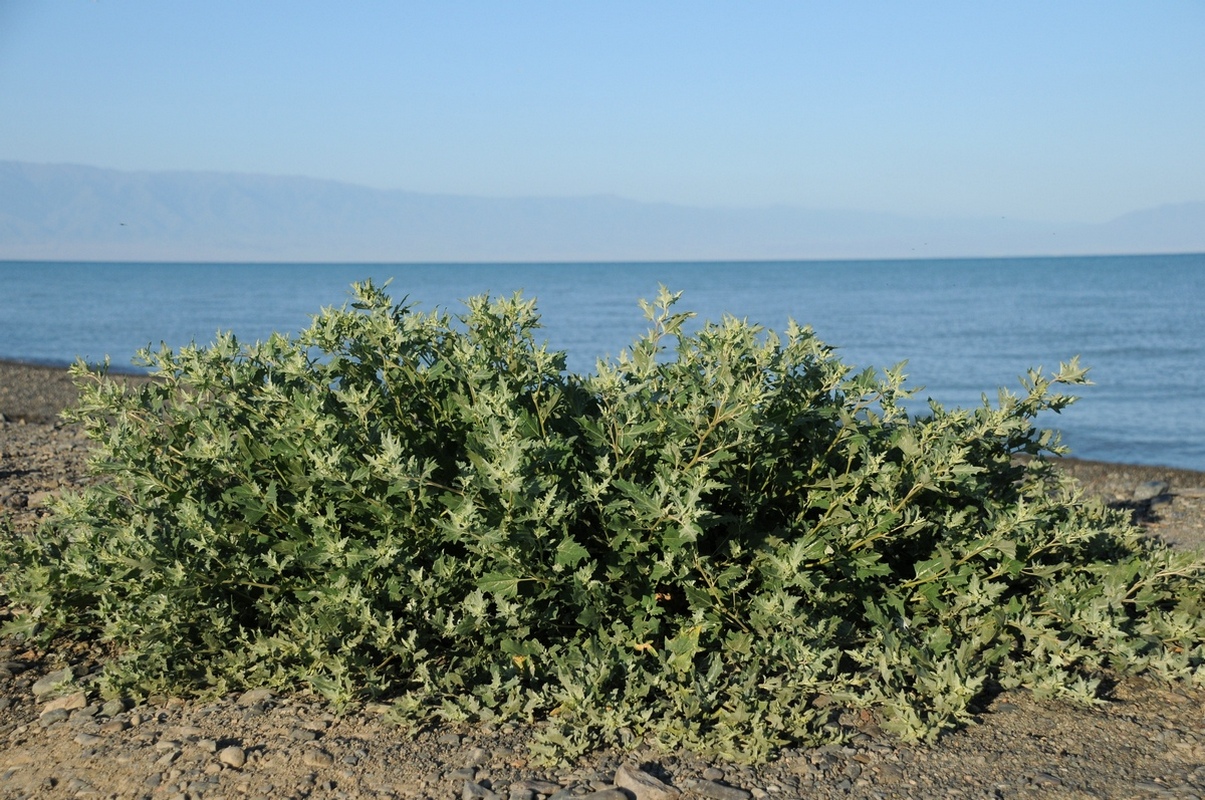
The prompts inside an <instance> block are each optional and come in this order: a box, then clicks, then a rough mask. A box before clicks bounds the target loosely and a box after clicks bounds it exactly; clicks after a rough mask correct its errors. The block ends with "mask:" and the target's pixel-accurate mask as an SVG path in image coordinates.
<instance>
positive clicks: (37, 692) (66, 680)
mask: <svg viewBox="0 0 1205 800" xmlns="http://www.w3.org/2000/svg"><path fill="white" fill-rule="evenodd" d="M74 679H75V673H74V672H72V671H71V667H64V668H63V669H60V670H56V671H55V672H50V673H47V674H46V675H44V676H42V677H41V678H39V679H38V681H37V683H35V684H34V685H33V688H32V691H33V694H34V697H38V698H42V697H45V696H46V695H48V694H54V693H56V692H58V691H60V690H61V689H62V688H63V687H64V686H67V685H69V684H70V683H71V681H72V680H74Z"/></svg>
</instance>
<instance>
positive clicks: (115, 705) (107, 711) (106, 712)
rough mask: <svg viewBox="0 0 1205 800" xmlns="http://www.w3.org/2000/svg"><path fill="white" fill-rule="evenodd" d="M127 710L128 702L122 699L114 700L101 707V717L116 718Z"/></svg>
mask: <svg viewBox="0 0 1205 800" xmlns="http://www.w3.org/2000/svg"><path fill="white" fill-rule="evenodd" d="M125 710H126V701H125V700H122V699H121V698H114V699H112V700H110V701H108V702H107V703H105V704H104V705H103V706H101V707H100V715H101V716H102V717H116V716H117V715H118V714H120V713H121V712H123V711H125Z"/></svg>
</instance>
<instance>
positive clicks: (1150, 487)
mask: <svg viewBox="0 0 1205 800" xmlns="http://www.w3.org/2000/svg"><path fill="white" fill-rule="evenodd" d="M1170 488H1171V486H1170V485H1169V484H1168V483H1167V481H1147V482H1146V483H1140V484H1138V486H1137V487H1135V488H1134V502H1135V503H1145V502H1148V501H1150V500H1154V499H1155V498H1157V497H1162V496H1163V495H1165V494H1167V490H1168V489H1170Z"/></svg>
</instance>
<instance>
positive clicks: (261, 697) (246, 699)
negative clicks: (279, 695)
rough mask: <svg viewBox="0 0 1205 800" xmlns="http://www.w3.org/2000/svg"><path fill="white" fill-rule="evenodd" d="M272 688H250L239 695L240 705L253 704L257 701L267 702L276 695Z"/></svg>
mask: <svg viewBox="0 0 1205 800" xmlns="http://www.w3.org/2000/svg"><path fill="white" fill-rule="evenodd" d="M275 696H276V695H274V694H273V693H272V690H271V689H248V690H247V691H245V692H243V693H242V694H240V695H239V696H238V700H237V701H235V702H237V703H238V704H239V705H240V706H253V705H255V704H256V703H266V702H267V701H269V700H271V699H272V698H273V697H275Z"/></svg>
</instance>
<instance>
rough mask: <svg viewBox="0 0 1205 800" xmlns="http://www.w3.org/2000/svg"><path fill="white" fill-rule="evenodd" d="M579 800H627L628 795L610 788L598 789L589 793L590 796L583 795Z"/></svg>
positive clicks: (612, 787)
mask: <svg viewBox="0 0 1205 800" xmlns="http://www.w3.org/2000/svg"><path fill="white" fill-rule="evenodd" d="M581 800H628V795H627V792H625V791H624V790H623V789H617V788H615V787H614V786H611V787H609V788H606V789H599V790H598V791H596V792H590V794H584V795H582V796H581Z"/></svg>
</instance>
